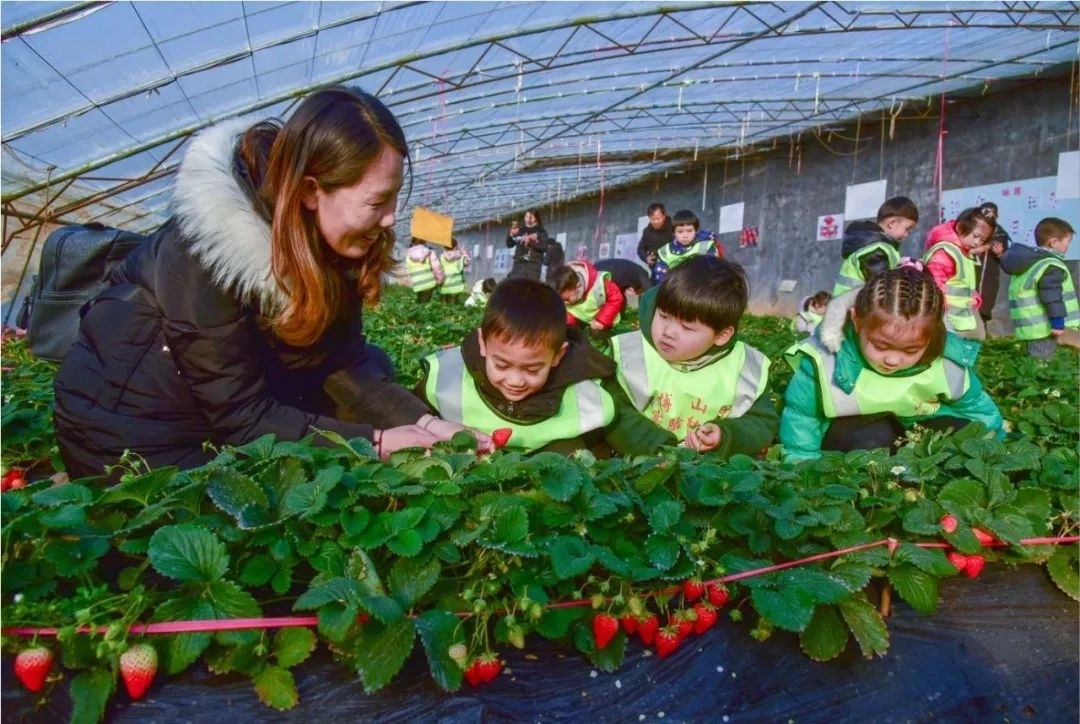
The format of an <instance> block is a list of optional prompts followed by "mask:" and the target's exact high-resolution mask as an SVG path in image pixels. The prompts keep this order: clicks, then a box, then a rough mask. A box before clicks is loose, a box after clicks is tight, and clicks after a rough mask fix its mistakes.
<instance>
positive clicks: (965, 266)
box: [923, 208, 994, 342]
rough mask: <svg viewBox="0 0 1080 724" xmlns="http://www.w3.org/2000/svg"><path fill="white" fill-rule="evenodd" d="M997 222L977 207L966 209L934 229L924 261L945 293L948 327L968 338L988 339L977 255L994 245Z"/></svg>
mask: <svg viewBox="0 0 1080 724" xmlns="http://www.w3.org/2000/svg"><path fill="white" fill-rule="evenodd" d="M993 233H994V225H993V224H992V223H990V220H989V219H987V218H986V217H985V216H983V215H982V213H981V212H980V211H979V210H978V209H976V208H970V209H964V210H963V211H962V212H960V215H959V216H957V217H956V219H954V220H952V221H946V222H945V223H943V224H938V225H937V226H935V227H934V228H932V229H930V233H929V234H927V238H926V246H927V249H926V252H925V253H924V254H923V260H924V261H925V262H926V270H927V271H928V272H930V276H932V277H933V278H934V282H935V283H936V284H937V287H938V289H940V290H941V293H942V294H944V295H945V327H946V328H947V329H948V330H949V331H951V332H954V333H955V334H957V335H958V336H960V337H964V338H965V339H975V340H978V341H980V342H981V341H982V340H984V339H986V324H985V323H984V322H983V320H982V316H981V315H980V314H979V308H980V307H981V306H982V295H980V294H979V280H978V273H977V270H976V267H975V255H977V254H982V253H983V252H985V251H986V250H987V249H989V248H990V237H991V236H992V235H993Z"/></svg>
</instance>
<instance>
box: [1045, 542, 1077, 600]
mask: <svg viewBox="0 0 1080 724" xmlns="http://www.w3.org/2000/svg"><path fill="white" fill-rule="evenodd" d="M1046 571H1047V573H1049V574H1050V580H1051V581H1053V582H1054V585H1055V586H1057V587H1058V588H1060V589H1061V590H1062V592H1063V593H1064V594H1065V595H1066V596H1068V597H1069V598H1071V599H1073V600H1074V601H1080V563H1078V556H1077V549H1076V546H1075V545H1071V546H1065V545H1062V546H1058V549H1057V551H1056V552H1055V553H1054V555H1052V556H1050V558H1049V560H1047V561H1046Z"/></svg>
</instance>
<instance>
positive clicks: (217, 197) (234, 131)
mask: <svg viewBox="0 0 1080 724" xmlns="http://www.w3.org/2000/svg"><path fill="white" fill-rule="evenodd" d="M250 125H251V123H250V122H249V121H242V120H234V121H226V122H224V123H219V124H218V125H216V126H213V127H211V128H208V129H207V130H205V131H202V132H201V133H199V134H198V135H196V136H195V137H194V139H192V141H191V145H190V146H189V147H188V150H187V152H186V154H185V155H184V160H183V161H182V162H181V163H180V169H179V171H178V172H177V175H176V187H175V189H174V191H173V211H174V214H175V216H176V219H177V221H178V222H179V224H180V229H181V232H182V233H183V235H184V236H185V237H186V238H188V239H190V240H191V250H192V252H193V253H194V254H195V256H196V257H197V258H198V259H199V260H200V261H201V262H202V264H204V265H205V266H206V268H207V269H208V270H209V271H210V273H211V275H212V277H213V279H214V281H215V282H217V283H218V284H220V285H221V286H222V287H223V288H226V289H232V290H234V291H235V292H236V293H237V294H238V295H239V296H240V297H241V298H243V299H244V300H245V301H258V302H259V303H260V304H261V305H262V307H263V308H264V309H267V308H269V307H273V306H277V305H278V304H280V303H281V302H282V301H283V298H284V293H283V291H282V290H281V289H280V287H279V286H278V284H277V282H276V281H275V280H274V275H273V273H272V272H271V225H270V221H269V220H267V219H266V218H264V217H263V216H261V215H260V214H259V213H258V211H257V210H256V208H255V205H254V202H253V200H252V195H251V194H252V192H251V190H250V189H248V188H245V185H246V179H243V178H242V177H241V176H242V175H241V174H240V173H238V172H237V160H236V159H237V156H236V149H237V145H238V144H239V142H240V137H241V136H242V135H243V133H244V131H246V130H247V129H248V127H249V126H250Z"/></svg>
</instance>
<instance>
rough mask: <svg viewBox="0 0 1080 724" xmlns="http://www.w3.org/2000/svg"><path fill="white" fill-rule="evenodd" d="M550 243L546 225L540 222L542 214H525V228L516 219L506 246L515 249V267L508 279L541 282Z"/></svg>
mask: <svg viewBox="0 0 1080 724" xmlns="http://www.w3.org/2000/svg"><path fill="white" fill-rule="evenodd" d="M550 242H551V240H550V238H549V237H548V235H547V232H546V231H544V224H543V222H542V221H540V212H539V211H537V210H536V209H529V210H527V211H526V212H525V225H524V226H521V225H519V224H518V222H517V219H514V222H513V223H512V224H511V225H510V233H508V234H507V235H506V245H507V246H509V247H512V248H513V249H514V265H513V266H512V267H511V268H510V273H509V274H507V275H506V278H507V279H532V280H533V281H540V267H541V266H542V265H543V261H544V253H545V252H546V251H547V250H548V245H549V244H550Z"/></svg>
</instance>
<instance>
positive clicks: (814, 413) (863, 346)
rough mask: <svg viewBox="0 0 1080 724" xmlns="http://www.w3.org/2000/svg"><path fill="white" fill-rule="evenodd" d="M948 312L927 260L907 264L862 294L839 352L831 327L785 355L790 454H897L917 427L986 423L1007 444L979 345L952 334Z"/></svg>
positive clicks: (783, 421)
mask: <svg viewBox="0 0 1080 724" xmlns="http://www.w3.org/2000/svg"><path fill="white" fill-rule="evenodd" d="M944 311H945V301H944V297H943V295H942V294H941V291H940V290H939V289H938V288H937V286H936V285H935V284H934V279H933V277H931V276H930V275H929V274H928V273H927V272H926V271H925V270H924V269H923V265H922V262H918V261H914V262H912V261H910V260H901V266H899V267H897V268H895V269H890V270H888V271H886V272H884V273H883V274H879V275H878V276H876V277H874V278H872V279H871V280H870V281H869V282H868V283H867V284H866V286H864V287H863V288H862V289H861V290H859V292H858V294H857V295H856V298H855V302H854V307H853V308H852V309H851V310H850V312H849V315H848V319H847V321H846V322H845V323H844V325H843V330H842V342H841V343H840V345H839V347H838V348H837V349H836V350H834V351H830V350H829V349H828V348H827V347H826V346H825V344H824V343H823V342H822V341H821V337H823V336H824V329H821V330H819V334H818V335H817V336H814V337H810V338H808V339H805V340H803V341H801V342H797V343H796V344H795V345H793V346H792V347H791V348H790V349H788V351H787V352H786V353H785V357H786V359H787V362H788V364H790V365H791V367H792V369H793V370H794V374H793V375H792V377H791V381H790V382H789V383H788V387H787V390H786V392H785V394H784V411H783V413H782V414H781V416H780V443H781V444H782V445H783V446H784V452H785V454H786V455H787V456H788V457H789V458H792V459H800V458H816V457H819V456H820V455H821V453H822V451H823V450H840V451H844V452H847V451H849V450H856V449H869V448H878V447H894V446H895V445H896V442H897V440H898V439H899V438H901V437H902V436H903V435H904V433H905V430H907V429H909V428H911V427H912V426H914V425H916V424H917V425H921V426H923V427H926V428H930V429H937V430H949V429H959V428H960V427H964V426H966V425H967V424H969V423H971V422H981V423H983V424H984V425H985V426H986V427H987V429H988V430H989V431H990V432H991V433H993V434H995V435H997V436H998V437H1001V436H1002V435H1003V429H1002V428H1003V423H1002V418H1001V412H1000V411H999V410H998V408H997V406H996V405H995V404H994V401H993V400H992V399H990V396H989V395H988V394H987V393H986V391H985V390H984V389H983V386H982V384H981V383H980V382H979V379H978V377H976V376H975V372H974V365H975V357H976V355H977V354H978V350H979V343H978V342H974V341H970V340H964V339H961V338H959V337H957V336H956V335H954V334H952V333H950V332H947V331H946V330H945V324H944V321H943V314H944ZM822 324H824V322H823V323H822Z"/></svg>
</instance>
